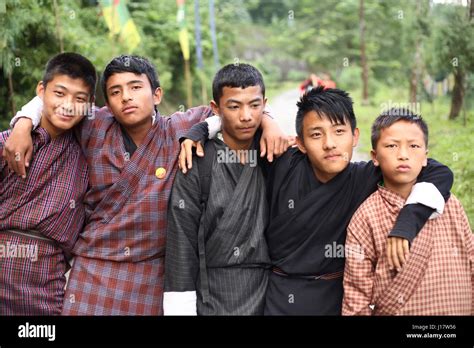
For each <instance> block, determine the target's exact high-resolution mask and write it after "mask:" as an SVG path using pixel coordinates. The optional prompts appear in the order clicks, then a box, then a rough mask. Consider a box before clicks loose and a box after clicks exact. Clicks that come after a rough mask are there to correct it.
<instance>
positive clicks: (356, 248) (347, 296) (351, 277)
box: [342, 206, 377, 315]
mask: <svg viewBox="0 0 474 348" xmlns="http://www.w3.org/2000/svg"><path fill="white" fill-rule="evenodd" d="M361 208H362V209H363V206H361ZM372 233H373V232H372V229H371V227H370V225H369V221H368V220H367V218H366V217H365V214H364V213H363V211H362V210H361V209H359V210H358V211H356V213H355V214H354V215H353V217H352V220H351V222H350V224H349V227H348V228H347V238H346V244H345V248H346V265H345V269H344V298H343V301H342V315H372V309H371V307H369V306H370V305H371V301H372V292H373V287H374V278H375V264H376V262H377V259H376V252H375V249H374V241H373V236H372ZM372 308H373V307H372Z"/></svg>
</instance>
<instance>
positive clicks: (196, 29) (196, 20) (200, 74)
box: [194, 0, 208, 105]
mask: <svg viewBox="0 0 474 348" xmlns="http://www.w3.org/2000/svg"><path fill="white" fill-rule="evenodd" d="M194 36H195V38H196V60H197V71H198V77H199V80H200V81H201V98H202V99H201V100H202V104H203V105H206V104H207V103H208V100H207V89H206V81H205V76H204V69H203V68H204V64H203V61H202V45H201V15H200V14H199V0H194Z"/></svg>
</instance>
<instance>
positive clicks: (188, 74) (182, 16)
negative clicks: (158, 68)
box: [176, 0, 193, 108]
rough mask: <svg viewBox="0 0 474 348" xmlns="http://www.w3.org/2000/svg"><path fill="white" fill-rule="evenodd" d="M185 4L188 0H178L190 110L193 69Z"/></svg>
mask: <svg viewBox="0 0 474 348" xmlns="http://www.w3.org/2000/svg"><path fill="white" fill-rule="evenodd" d="M185 2H186V0H176V5H178V15H177V21H178V25H179V43H180V45H181V50H182V52H183V58H184V79H185V81H186V100H187V104H188V105H187V107H188V108H190V107H192V105H193V94H192V93H193V88H192V81H191V67H190V66H189V57H190V56H189V37H188V30H187V28H186V15H185Z"/></svg>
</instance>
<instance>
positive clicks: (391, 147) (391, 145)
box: [385, 144, 397, 149]
mask: <svg viewBox="0 0 474 348" xmlns="http://www.w3.org/2000/svg"><path fill="white" fill-rule="evenodd" d="M385 147H388V148H390V149H393V148H395V147H397V145H395V144H388V145H385Z"/></svg>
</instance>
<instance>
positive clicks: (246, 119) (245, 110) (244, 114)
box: [240, 106, 252, 122]
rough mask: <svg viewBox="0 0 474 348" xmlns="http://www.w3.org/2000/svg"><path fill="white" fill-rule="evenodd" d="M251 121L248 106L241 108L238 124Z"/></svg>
mask: <svg viewBox="0 0 474 348" xmlns="http://www.w3.org/2000/svg"><path fill="white" fill-rule="evenodd" d="M251 120H252V110H250V108H249V107H248V106H245V107H243V108H242V112H241V113H240V122H250V121H251Z"/></svg>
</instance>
